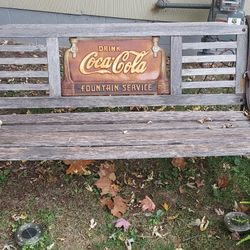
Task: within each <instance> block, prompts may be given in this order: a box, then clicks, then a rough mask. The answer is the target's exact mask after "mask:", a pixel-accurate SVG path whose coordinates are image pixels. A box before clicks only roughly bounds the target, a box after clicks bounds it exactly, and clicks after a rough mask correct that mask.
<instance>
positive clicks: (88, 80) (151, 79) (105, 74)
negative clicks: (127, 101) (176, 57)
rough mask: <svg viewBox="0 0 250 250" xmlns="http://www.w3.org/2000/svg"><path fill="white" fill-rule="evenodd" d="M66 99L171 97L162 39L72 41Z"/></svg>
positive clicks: (66, 61) (67, 62)
mask: <svg viewBox="0 0 250 250" xmlns="http://www.w3.org/2000/svg"><path fill="white" fill-rule="evenodd" d="M70 42H71V45H72V46H71V48H70V49H68V50H67V51H66V52H65V56H64V80H63V83H62V95H63V96H80V95H130V94H134V95H142V94H169V91H170V90H169V89H170V88H169V81H168V79H167V73H166V55H165V52H164V50H162V49H161V48H160V47H159V46H158V42H159V38H158V37H153V38H152V37H150V38H136V39H135V38H118V39H117V38H116V39H77V38H72V39H71V40H70Z"/></svg>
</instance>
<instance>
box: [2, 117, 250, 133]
mask: <svg viewBox="0 0 250 250" xmlns="http://www.w3.org/2000/svg"><path fill="white" fill-rule="evenodd" d="M135 122H136V121H135ZM75 123H77V122H75ZM75 123H74V124H73V121H72V124H66V125H65V124H63V123H50V124H39V126H37V123H34V124H16V125H8V124H4V125H2V126H1V133H5V132H7V133H10V132H12V133H13V132H14V133H15V132H16V131H20V132H27V133H28V132H43V133H47V132H90V131H117V132H122V133H128V132H130V131H147V132H148V133H150V131H159V128H160V130H161V131H164V130H176V132H178V131H177V130H183V129H185V130H186V131H187V132H189V131H191V132H192V131H193V130H201V131H203V132H204V133H206V132H207V130H208V129H220V128H225V129H227V126H228V127H230V128H234V129H238V128H249V126H250V123H249V121H245V120H244V121H212V122H205V123H204V124H201V123H200V122H198V121H171V122H169V121H166V122H164V121H154V122H152V121H151V122H140V123H132V122H131V121H127V122H126V121H121V123H106V124H105V123H101V124H100V123H99V124H96V123H93V124H79V122H78V124H75Z"/></svg>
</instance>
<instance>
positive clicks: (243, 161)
mask: <svg viewBox="0 0 250 250" xmlns="http://www.w3.org/2000/svg"><path fill="white" fill-rule="evenodd" d="M186 161H187V166H186V168H184V169H183V170H182V171H180V170H178V169H177V168H174V167H173V166H172V165H171V159H155V160H130V161H122V160H120V161H115V165H116V168H117V171H116V175H117V179H118V183H119V186H120V187H121V194H122V196H123V197H126V198H129V197H131V194H132V193H133V194H134V196H135V203H134V205H131V207H130V210H129V212H128V213H126V214H125V215H124V218H125V219H127V220H128V221H129V222H130V223H131V224H132V226H131V227H130V228H129V230H128V231H125V232H124V231H123V230H121V229H117V228H115V226H114V222H115V220H116V219H115V218H114V217H113V216H112V215H111V214H110V212H109V211H108V210H107V209H106V208H103V207H101V205H100V202H99V198H100V192H99V191H98V190H97V189H96V188H95V187H94V186H93V184H94V182H95V181H96V179H97V177H98V175H97V173H96V171H97V169H98V167H97V166H98V165H99V164H100V163H99V162H96V164H95V165H96V166H94V168H93V170H92V174H91V175H90V176H67V175H65V169H66V166H65V165H64V164H63V163H62V162H59V161H51V162H25V163H22V167H23V169H22V170H20V168H19V165H20V163H19V162H13V163H12V164H10V165H9V166H8V171H6V169H7V167H6V168H3V169H2V170H1V177H0V178H1V180H3V181H2V182H1V183H2V184H1V185H2V189H1V191H0V199H1V201H3V202H1V203H0V211H1V212H0V249H1V246H3V245H4V244H6V242H12V244H14V241H13V232H14V231H15V230H16V228H17V227H18V226H19V225H21V224H23V223H25V222H31V221H34V222H37V223H40V224H41V225H43V228H44V236H43V239H42V240H41V241H40V242H39V244H37V245H36V246H33V247H28V246H26V247H23V249H25V250H26V249H27V250H29V249H37V250H40V249H41V250H42V249H43V250H44V249H46V248H47V247H50V246H52V249H55V250H57V249H58V250H60V249H67V250H68V249H69V250H71V249H72V250H73V249H93V250H95V249H100V250H104V249H105V250H107V249H109V250H113V249H114V250H116V249H117V250H120V249H121V250H123V249H125V240H128V239H132V240H133V241H134V243H133V248H132V249H133V250H137V249H138V250H142V249H145V250H148V249H150V250H151V249H163V250H166V249H170V250H172V249H176V248H183V249H190V250H196V249H197V250H198V249H222V250H223V249H225V250H226V249H227V250H238V249H239V250H244V249H248V248H249V247H250V245H249V244H250V243H249V242H244V243H243V244H242V245H240V246H236V243H237V242H235V241H233V240H232V239H230V233H229V232H228V231H227V229H226V228H225V226H224V223H223V217H221V216H218V215H216V213H215V212H214V209H215V208H221V209H223V210H224V211H225V213H226V212H230V211H232V210H233V208H234V201H238V202H239V201H242V200H245V201H247V200H249V198H250V195H249V191H250V184H249V178H250V168H249V165H250V159H249V158H248V157H211V158H190V159H187V160H186ZM118 169H119V170H118ZM128 169H129V171H128ZM125 174H126V175H129V176H130V177H131V178H134V180H135V186H134V187H133V186H129V185H126V184H125V183H124V176H125ZM139 175H140V176H142V177H140V178H137V177H136V176H139ZM219 176H227V177H228V179H229V183H228V186H227V187H225V188H223V189H213V185H214V184H216V183H217V179H218V177H219ZM197 179H199V180H204V186H202V187H200V188H195V189H193V188H189V187H188V186H187V185H186V184H187V183H189V182H193V181H194V180H197ZM145 180H147V181H145ZM30 181H32V185H30ZM142 184H144V185H142ZM88 186H90V187H92V191H91V189H90V190H87V189H86V187H88ZM180 187H183V188H184V190H185V192H184V193H180V190H179V189H180ZM145 195H148V196H150V197H151V198H152V199H153V201H154V202H155V204H156V207H157V208H156V210H155V211H154V212H153V213H148V212H145V213H143V212H142V211H141V209H140V207H139V206H136V204H139V201H140V200H141V199H143V198H144V197H145ZM164 202H167V203H168V204H169V205H170V209H169V210H168V211H165V210H164V209H163V207H162V204H163V203H164ZM245 206H247V205H245ZM13 215H19V216H20V215H26V216H24V218H23V219H20V220H19V221H14V220H13ZM203 216H206V218H208V220H209V221H210V224H209V226H208V229H207V230H206V231H204V232H200V230H199V228H198V227H192V226H190V225H189V224H190V222H192V221H193V220H195V219H197V218H200V219H201V218H202V217H203ZM92 218H94V219H95V221H96V222H97V226H96V228H94V229H91V230H90V229H89V225H90V224H89V223H90V220H91V219H92ZM154 227H156V228H157V230H158V232H159V233H160V234H161V235H162V238H160V237H156V236H153V235H152V232H153V229H154ZM242 237H243V236H242Z"/></svg>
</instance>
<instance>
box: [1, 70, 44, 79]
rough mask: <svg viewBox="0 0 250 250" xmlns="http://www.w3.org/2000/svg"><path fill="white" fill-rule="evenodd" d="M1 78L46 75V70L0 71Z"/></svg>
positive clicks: (42, 76)
mask: <svg viewBox="0 0 250 250" xmlns="http://www.w3.org/2000/svg"><path fill="white" fill-rule="evenodd" d="M0 77H1V78H23V77H41V78H45V77H48V71H0Z"/></svg>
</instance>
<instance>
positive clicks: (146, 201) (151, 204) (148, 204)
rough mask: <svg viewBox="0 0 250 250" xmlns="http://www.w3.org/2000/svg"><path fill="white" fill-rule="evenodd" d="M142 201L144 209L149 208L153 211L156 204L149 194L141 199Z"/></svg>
mask: <svg viewBox="0 0 250 250" xmlns="http://www.w3.org/2000/svg"><path fill="white" fill-rule="evenodd" d="M140 203H141V205H142V211H146V210H148V211H149V212H153V211H154V210H155V204H154V202H153V201H152V200H151V199H150V198H149V197H148V196H146V197H145V198H144V199H143V200H142V201H140Z"/></svg>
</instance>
